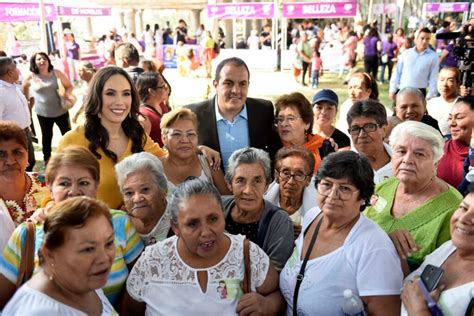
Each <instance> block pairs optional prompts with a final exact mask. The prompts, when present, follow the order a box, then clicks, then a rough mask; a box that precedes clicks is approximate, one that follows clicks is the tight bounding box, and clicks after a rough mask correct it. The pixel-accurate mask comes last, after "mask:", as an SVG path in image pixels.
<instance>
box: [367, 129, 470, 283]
mask: <svg viewBox="0 0 474 316" xmlns="http://www.w3.org/2000/svg"><path fill="white" fill-rule="evenodd" d="M390 144H391V145H392V147H393V155H392V167H393V175H394V177H391V178H389V179H387V180H385V181H384V182H381V183H380V184H378V185H377V187H376V189H375V195H374V198H373V199H372V203H371V204H372V206H371V207H369V208H367V209H366V211H365V213H366V215H367V216H368V217H369V218H371V219H373V220H374V221H375V222H377V223H378V224H379V225H380V226H381V227H382V229H384V230H385V231H386V232H387V233H388V234H389V236H390V238H391V239H392V241H393V243H394V245H395V248H396V249H397V251H398V254H399V256H400V259H401V262H402V268H403V271H404V273H405V274H407V273H408V272H409V269H411V270H413V269H415V268H417V267H418V265H420V264H421V262H423V260H424V258H425V256H426V255H428V254H430V253H432V252H433V251H434V250H435V249H436V248H438V247H439V246H441V245H442V244H443V243H444V242H445V241H447V240H449V239H451V237H450V232H449V222H450V218H451V215H452V214H453V212H454V211H455V210H456V208H457V206H458V205H459V203H460V202H461V200H462V196H461V194H460V193H459V192H458V191H456V189H454V188H453V187H451V186H450V185H449V184H447V183H446V182H444V181H443V180H441V179H440V178H438V177H437V176H436V168H437V164H438V161H439V160H440V158H441V156H442V155H443V139H442V137H441V134H440V133H439V132H438V131H437V130H435V129H434V128H432V127H430V126H428V125H426V124H424V123H421V122H416V121H407V122H404V123H401V124H399V125H398V126H396V127H395V128H394V129H393V131H392V134H391V135H390Z"/></svg>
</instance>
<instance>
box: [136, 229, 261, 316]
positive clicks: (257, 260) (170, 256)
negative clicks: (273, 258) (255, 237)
mask: <svg viewBox="0 0 474 316" xmlns="http://www.w3.org/2000/svg"><path fill="white" fill-rule="evenodd" d="M225 235H226V236H227V237H228V238H229V239H230V247H229V250H228V252H227V254H226V255H225V257H224V258H223V259H222V260H221V261H220V262H219V263H217V264H216V265H215V266H213V267H210V268H207V269H194V268H192V267H190V266H188V265H187V264H186V263H185V262H184V261H183V260H182V259H181V257H180V255H179V253H178V250H177V241H178V237H177V236H173V237H170V238H168V239H166V240H163V241H161V242H158V243H156V244H155V245H152V246H148V247H147V248H145V251H144V252H143V254H142V256H141V257H140V259H139V260H138V262H137V263H136V264H135V266H134V267H133V269H132V272H131V273H130V275H129V277H128V281H127V291H128V293H129V294H130V296H131V297H132V298H133V299H135V300H136V301H139V302H145V303H146V312H145V315H235V313H236V312H235V310H236V307H237V302H238V301H239V298H240V297H241V296H242V290H241V289H240V282H241V281H242V280H243V278H244V274H245V267H244V257H243V242H244V236H242V235H230V234H225ZM250 262H251V283H250V284H251V289H252V290H253V291H255V289H256V288H258V287H259V286H261V285H262V284H263V282H264V281H265V278H266V276H267V273H268V269H269V266H270V260H269V258H268V256H267V255H266V254H265V253H264V252H263V250H262V249H260V248H259V247H258V246H257V245H255V244H254V243H252V242H250ZM198 271H206V272H207V276H208V282H207V289H206V292H203V291H202V289H201V286H200V285H199V281H198V277H197V273H198Z"/></svg>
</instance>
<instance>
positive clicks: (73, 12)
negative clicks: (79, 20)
mask: <svg viewBox="0 0 474 316" xmlns="http://www.w3.org/2000/svg"><path fill="white" fill-rule="evenodd" d="M58 15H60V16H110V15H112V9H110V8H81V7H63V6H58Z"/></svg>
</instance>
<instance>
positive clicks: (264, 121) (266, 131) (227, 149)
mask: <svg viewBox="0 0 474 316" xmlns="http://www.w3.org/2000/svg"><path fill="white" fill-rule="evenodd" d="M249 78H250V72H249V69H248V67H247V65H246V64H245V62H244V61H243V60H242V59H240V58H237V57H232V58H227V59H224V60H223V61H221V62H220V64H219V65H218V66H217V69H216V75H215V79H214V81H213V85H214V88H215V89H216V96H215V97H214V98H212V99H209V100H206V101H203V102H199V103H194V104H190V105H187V106H186V107H187V108H189V109H191V110H192V111H193V112H194V113H196V115H197V117H198V120H199V144H201V145H206V146H208V147H210V148H212V149H214V150H217V151H219V152H220V153H221V157H222V162H223V164H224V168H225V169H227V160H228V158H229V157H230V155H231V154H232V153H233V152H234V151H235V150H237V149H240V148H243V147H256V148H260V149H263V150H265V151H266V152H268V153H269V154H270V157H272V158H273V156H274V154H275V152H276V151H277V150H278V149H279V148H280V147H281V142H280V138H279V136H278V133H277V132H276V129H275V126H274V120H275V115H274V108H273V104H272V103H271V102H270V101H267V100H263V99H254V98H247V93H248V88H249Z"/></svg>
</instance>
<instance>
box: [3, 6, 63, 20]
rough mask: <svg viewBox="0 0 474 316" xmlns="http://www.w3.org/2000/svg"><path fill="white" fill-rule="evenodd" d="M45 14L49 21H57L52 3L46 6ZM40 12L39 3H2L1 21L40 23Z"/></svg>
mask: <svg viewBox="0 0 474 316" xmlns="http://www.w3.org/2000/svg"><path fill="white" fill-rule="evenodd" d="M44 13H45V18H46V20H47V21H54V20H56V10H55V8H54V5H53V4H51V3H45V4H44ZM39 20H40V11H39V7H38V3H34V2H32V3H17V2H2V3H0V21H1V22H25V21H39Z"/></svg>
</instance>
